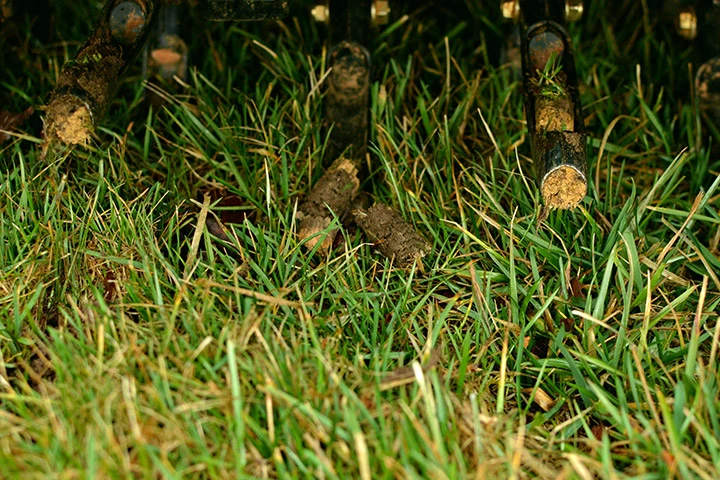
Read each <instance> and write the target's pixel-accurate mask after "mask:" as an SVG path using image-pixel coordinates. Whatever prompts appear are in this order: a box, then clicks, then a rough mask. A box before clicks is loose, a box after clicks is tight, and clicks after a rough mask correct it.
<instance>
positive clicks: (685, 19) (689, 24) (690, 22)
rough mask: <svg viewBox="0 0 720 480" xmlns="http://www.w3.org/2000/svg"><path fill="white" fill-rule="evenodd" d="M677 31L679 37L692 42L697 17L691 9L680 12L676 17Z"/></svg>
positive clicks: (694, 35) (695, 34) (695, 31)
mask: <svg viewBox="0 0 720 480" xmlns="http://www.w3.org/2000/svg"><path fill="white" fill-rule="evenodd" d="M677 30H678V34H679V35H680V36H681V37H685V38H687V39H688V40H692V39H694V38H695V37H696V36H697V15H695V10H694V9H693V8H692V7H688V8H684V9H682V10H680V13H678V16H677Z"/></svg>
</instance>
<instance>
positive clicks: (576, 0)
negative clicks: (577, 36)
mask: <svg viewBox="0 0 720 480" xmlns="http://www.w3.org/2000/svg"><path fill="white" fill-rule="evenodd" d="M584 10H585V6H584V5H583V0H565V21H566V22H577V21H578V20H580V19H581V18H582V16H583V11H584Z"/></svg>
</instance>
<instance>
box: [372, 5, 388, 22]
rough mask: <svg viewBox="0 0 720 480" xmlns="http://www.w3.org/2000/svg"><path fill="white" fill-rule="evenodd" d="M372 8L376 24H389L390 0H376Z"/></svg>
mask: <svg viewBox="0 0 720 480" xmlns="http://www.w3.org/2000/svg"><path fill="white" fill-rule="evenodd" d="M371 8H372V11H371V15H372V19H373V22H374V23H375V25H387V24H388V22H389V21H390V2H389V1H388V0H375V1H374V2H373V3H372V7H371Z"/></svg>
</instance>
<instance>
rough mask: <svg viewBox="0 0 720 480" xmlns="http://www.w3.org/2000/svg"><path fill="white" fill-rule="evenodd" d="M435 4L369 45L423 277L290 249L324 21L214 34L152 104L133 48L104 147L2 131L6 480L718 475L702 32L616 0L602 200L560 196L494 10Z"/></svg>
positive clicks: (597, 62) (313, 161)
mask: <svg viewBox="0 0 720 480" xmlns="http://www.w3.org/2000/svg"><path fill="white" fill-rule="evenodd" d="M57 3H59V2H57ZM87 3H97V2H87ZM441 3H442V4H429V6H424V7H417V6H415V7H413V8H407V9H406V13H407V15H408V16H407V17H396V19H398V20H397V21H396V22H395V23H393V24H391V25H390V26H388V27H387V28H384V29H383V30H380V31H379V32H378V36H377V38H376V43H375V46H374V51H373V65H374V67H373V76H374V83H373V86H372V122H373V131H372V135H371V136H372V139H371V147H370V152H371V154H370V157H371V159H372V165H373V173H372V175H371V177H370V180H369V181H368V182H367V185H366V189H367V191H369V192H370V193H371V194H372V196H373V197H374V198H375V199H377V200H379V201H383V202H385V203H388V204H390V205H393V206H394V207H396V208H397V209H398V210H399V211H400V212H402V214H403V216H404V217H405V219H407V220H409V221H411V222H412V223H413V224H414V225H415V226H416V227H417V229H418V230H419V231H420V232H421V233H422V234H423V235H424V236H425V237H426V238H427V239H428V240H429V242H430V243H431V245H432V251H431V253H430V254H429V255H428V256H427V257H425V258H424V259H423V262H422V265H419V264H418V265H416V266H415V267H413V268H411V269H407V270H403V269H398V268H396V267H395V266H394V265H393V263H392V261H391V260H388V259H384V258H382V257H380V256H379V255H378V254H377V253H376V252H375V250H374V248H373V246H372V245H370V244H368V243H367V242H366V240H365V239H364V238H363V237H362V235H361V234H360V232H359V231H355V230H353V229H345V230H343V235H344V237H343V241H342V242H338V245H337V246H336V248H335V249H334V250H333V251H332V252H330V253H329V254H328V255H327V256H324V257H322V256H318V255H315V256H313V255H309V254H308V252H307V251H306V250H305V249H304V248H303V245H301V244H300V243H299V241H298V239H297V237H296V236H295V228H296V218H295V216H296V212H297V205H298V202H299V200H301V199H302V197H303V195H304V194H305V193H306V192H307V191H308V189H309V186H310V185H311V184H312V183H313V182H314V181H316V180H317V179H318V178H319V176H320V175H321V174H322V154H323V149H324V146H325V144H326V140H327V137H326V132H325V131H324V129H323V125H322V123H323V122H322V119H323V90H322V80H323V78H324V76H325V74H326V72H327V70H326V66H325V63H324V57H323V54H324V52H325V50H324V48H323V38H324V32H323V31H322V28H320V27H318V26H316V25H314V24H313V23H311V21H310V19H309V18H308V17H309V15H308V14H307V12H305V11H304V10H303V11H300V12H297V15H295V16H294V17H293V18H291V19H288V20H286V21H284V22H277V23H271V24H264V25H257V24H236V25H226V24H223V25H210V26H208V29H207V30H205V31H203V30H202V29H200V28H198V30H197V31H195V32H194V33H195V36H194V38H193V52H194V55H193V63H194V64H195V65H196V67H197V68H196V69H195V70H193V72H192V74H191V78H190V79H189V80H188V82H187V85H186V87H185V88H184V89H183V90H182V91H181V92H179V93H177V94H176V95H174V96H171V97H168V103H167V105H166V107H165V108H164V109H163V110H162V111H148V110H147V109H146V108H145V107H144V106H143V104H142V102H141V100H142V82H141V78H140V76H139V75H140V69H139V67H137V68H136V69H134V70H133V71H131V72H130V81H129V82H128V83H127V84H126V85H125V86H124V87H123V89H122V91H121V92H120V94H119V96H118V100H117V101H116V102H115V103H114V104H113V107H112V108H111V111H110V114H109V116H108V118H107V119H106V120H105V121H104V122H103V124H102V127H101V128H99V130H98V132H97V138H96V139H95V140H94V141H93V143H92V144H91V145H89V146H87V147H86V148H76V149H75V150H73V151H68V152H60V151H58V152H53V153H51V154H50V155H49V156H48V157H46V158H44V159H43V158H41V156H40V154H41V148H40V146H39V142H40V139H39V138H37V136H38V135H39V128H38V127H39V125H38V120H37V118H35V119H34V120H33V121H34V122H35V123H31V124H29V125H27V129H26V133H23V134H20V135H19V136H18V137H16V138H15V139H14V140H12V141H10V142H6V143H5V144H2V145H0V355H2V356H1V357H0V477H1V478H43V479H44V478H128V477H140V478H146V477H147V478H243V477H256V478H362V479H363V480H364V479H369V478H373V479H374V478H396V477H397V478H491V476H495V477H496V478H528V477H540V478H579V479H583V480H584V479H590V478H628V477H637V478H647V479H650V478H706V479H715V478H719V477H720V415H719V414H718V410H719V409H720V400H719V394H718V387H719V385H718V383H719V380H720V375H719V368H720V366H719V365H718V346H719V344H720V326H719V325H720V324H719V323H718V311H719V310H720V278H719V277H720V260H719V254H720V253H719V252H720V250H719V244H720V213H719V212H718V210H719V206H720V190H719V187H720V158H719V157H718V155H717V149H716V148H715V145H716V144H717V143H718V141H719V140H720V137H719V136H717V134H713V130H712V128H708V127H707V124H706V122H705V121H704V119H703V118H702V117H701V115H700V113H699V111H698V109H697V108H696V106H694V105H693V102H692V101H691V100H690V96H689V94H688V89H689V87H688V86H689V85H690V81H689V78H690V75H691V73H690V71H689V69H688V62H692V61H695V60H694V57H693V55H694V53H693V51H692V49H690V48H689V45H688V44H683V43H681V42H680V41H679V40H677V39H676V38H675V37H673V35H672V32H669V31H668V30H667V29H666V28H665V27H664V26H663V25H662V23H661V22H660V21H659V19H658V18H656V17H654V16H653V15H652V12H648V11H647V10H643V2H637V1H631V0H627V1H616V2H614V3H613V5H611V6H610V7H606V8H603V6H601V5H599V4H600V3H602V2H592V3H591V4H590V6H589V8H588V9H587V11H586V17H585V19H586V20H585V21H584V22H582V23H581V24H580V25H574V26H572V27H571V34H572V37H573V39H574V41H575V42H576V47H577V51H576V61H577V67H578V76H579V78H580V81H581V83H582V85H581V91H582V98H583V102H584V105H585V115H586V124H587V130H588V132H589V134H590V137H591V140H590V143H589V147H588V157H589V162H590V165H589V172H590V175H589V176H590V188H589V194H588V197H587V198H586V199H585V200H584V201H583V203H582V204H581V205H580V207H579V208H578V209H576V210H574V211H552V212H545V211H544V210H543V207H542V204H541V201H540V196H539V193H538V190H537V188H536V184H535V181H534V173H533V172H534V170H533V165H532V162H531V160H530V159H529V157H528V156H529V150H528V149H529V147H528V142H527V137H526V132H525V125H524V115H523V110H522V96H521V92H520V82H519V80H518V78H517V77H516V75H515V72H513V70H512V69H511V68H509V67H507V66H505V67H502V66H498V65H497V61H496V60H495V59H496V57H497V47H498V45H499V43H500V42H501V35H500V32H501V29H502V28H503V27H502V25H501V24H500V22H499V15H498V12H497V11H496V10H494V9H495V8H496V6H493V8H494V9H490V10H489V11H488V10H483V9H482V8H481V7H480V6H479V5H477V3H476V2H468V5H465V4H464V3H463V2H458V4H457V5H454V4H453V5H452V6H453V7H455V8H454V9H450V8H449V7H447V2H441ZM69 8H70V7H67V6H63V5H56V7H55V13H54V15H56V18H57V19H64V18H73V15H75V18H81V19H83V18H85V17H86V16H83V15H78V14H77V13H74V14H73V15H70V13H69V12H70V10H68V9H69ZM73 8H77V7H73ZM83 8H86V9H87V10H88V15H87V18H88V20H87V21H86V22H83V21H77V22H74V23H69V22H65V23H63V22H58V23H57V24H56V25H55V28H56V30H55V31H54V32H53V33H52V35H51V41H50V42H49V43H48V44H46V45H43V44H40V43H39V42H37V41H33V40H32V38H31V37H28V36H26V37H22V35H23V32H27V30H26V29H24V28H25V27H23V26H20V27H18V28H19V34H18V35H19V36H20V37H22V38H26V39H29V40H28V41H27V42H25V43H21V44H20V47H17V48H3V49H2V51H3V53H2V55H3V58H2V60H3V61H4V62H5V63H4V64H8V65H10V64H9V63H8V60H7V59H8V58H10V56H16V57H17V58H19V59H20V60H19V61H18V62H17V63H16V64H15V65H16V66H15V67H12V68H7V69H6V70H7V71H6V72H5V73H4V74H3V75H4V76H3V77H2V82H3V83H2V95H3V96H5V97H6V98H7V102H6V104H7V105H8V107H7V108H8V109H11V110H13V109H14V110H15V111H18V110H20V109H24V108H26V107H27V106H28V105H29V103H33V104H36V105H37V104H40V103H41V102H42V101H44V100H46V99H47V93H48V91H49V89H50V88H51V87H52V84H53V81H54V78H55V75H56V74H57V69H58V68H59V67H60V66H61V65H62V64H63V63H64V62H65V61H66V60H68V58H69V56H71V55H72V53H73V52H74V51H75V49H76V48H77V45H78V41H79V40H80V39H81V38H82V35H83V33H85V32H87V31H88V30H89V28H90V23H89V19H91V18H92V17H93V16H94V15H95V14H96V13H97V12H98V11H99V7H98V6H97V5H94V4H93V5H87V6H85V7H83ZM400 9H401V8H400V6H399V7H398V8H397V10H400ZM627 19H637V22H633V21H628V20H627ZM25 35H27V34H25ZM3 41H4V42H10V39H5V40H3ZM638 65H641V66H638ZM708 132H710V133H708ZM220 198H232V199H234V201H233V202H229V203H228V202H221V201H218V200H219V199H220ZM215 218H219V219H221V220H225V219H235V220H237V221H236V223H232V224H231V223H226V227H227V234H228V237H229V241H223V240H221V239H219V238H217V237H215V236H213V235H212V234H211V233H210V232H209V230H208V228H207V227H206V225H207V219H211V220H212V219H215Z"/></svg>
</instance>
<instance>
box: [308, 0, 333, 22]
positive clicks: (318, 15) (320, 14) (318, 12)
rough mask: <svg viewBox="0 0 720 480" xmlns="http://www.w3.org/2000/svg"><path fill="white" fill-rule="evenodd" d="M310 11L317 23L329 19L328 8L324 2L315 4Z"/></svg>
mask: <svg viewBox="0 0 720 480" xmlns="http://www.w3.org/2000/svg"><path fill="white" fill-rule="evenodd" d="M310 13H311V14H312V16H313V18H314V19H315V21H316V22H318V23H328V21H329V20H330V9H329V8H328V6H327V5H325V4H322V3H321V4H318V5H315V6H314V7H313V9H312V10H310Z"/></svg>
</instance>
